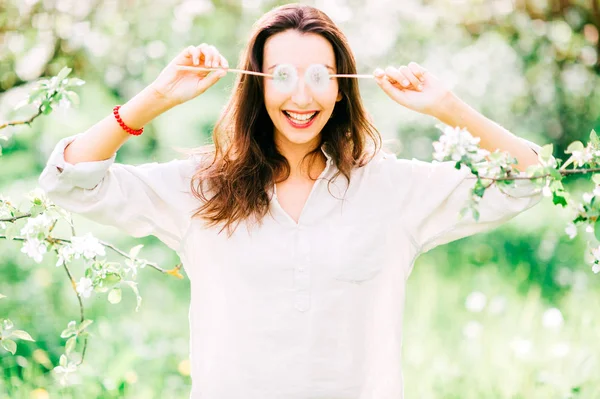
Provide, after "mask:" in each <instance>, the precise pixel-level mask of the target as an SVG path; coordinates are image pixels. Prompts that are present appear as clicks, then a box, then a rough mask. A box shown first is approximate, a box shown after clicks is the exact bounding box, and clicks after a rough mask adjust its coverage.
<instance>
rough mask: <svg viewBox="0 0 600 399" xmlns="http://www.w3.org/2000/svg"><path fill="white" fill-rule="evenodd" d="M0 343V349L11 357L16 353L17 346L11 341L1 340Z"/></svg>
mask: <svg viewBox="0 0 600 399" xmlns="http://www.w3.org/2000/svg"><path fill="white" fill-rule="evenodd" d="M0 343H2V347H3V348H4V349H6V350H7V351H9V352H10V353H12V354H13V355H14V354H15V352H16V351H17V344H16V343H15V341H13V340H12V339H3V340H2V341H0Z"/></svg>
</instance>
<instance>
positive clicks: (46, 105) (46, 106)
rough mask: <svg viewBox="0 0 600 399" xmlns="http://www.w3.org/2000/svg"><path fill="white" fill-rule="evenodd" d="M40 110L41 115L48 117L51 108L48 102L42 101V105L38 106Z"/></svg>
mask: <svg viewBox="0 0 600 399" xmlns="http://www.w3.org/2000/svg"><path fill="white" fill-rule="evenodd" d="M40 109H41V111H42V114H44V115H48V114H49V113H51V112H52V106H51V104H50V101H48V100H44V101H42V105H41V106H40Z"/></svg>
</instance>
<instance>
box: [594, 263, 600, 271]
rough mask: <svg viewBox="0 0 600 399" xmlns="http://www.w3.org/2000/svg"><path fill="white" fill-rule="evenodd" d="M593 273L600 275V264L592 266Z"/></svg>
mask: <svg viewBox="0 0 600 399" xmlns="http://www.w3.org/2000/svg"><path fill="white" fill-rule="evenodd" d="M592 271H593V272H594V274H598V273H600V265H599V264H597V263H596V264H594V265H593V266H592Z"/></svg>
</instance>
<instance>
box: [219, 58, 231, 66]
mask: <svg viewBox="0 0 600 399" xmlns="http://www.w3.org/2000/svg"><path fill="white" fill-rule="evenodd" d="M219 56H220V58H221V66H222V67H223V68H229V62H227V59H226V58H225V57H223V56H222V55H219Z"/></svg>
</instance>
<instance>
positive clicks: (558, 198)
mask: <svg viewBox="0 0 600 399" xmlns="http://www.w3.org/2000/svg"><path fill="white" fill-rule="evenodd" d="M552 202H553V203H554V205H562V206H563V208H564V207H565V206H567V200H566V199H565V197H563V196H562V195H558V194H557V193H556V192H553V193H552Z"/></svg>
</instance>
